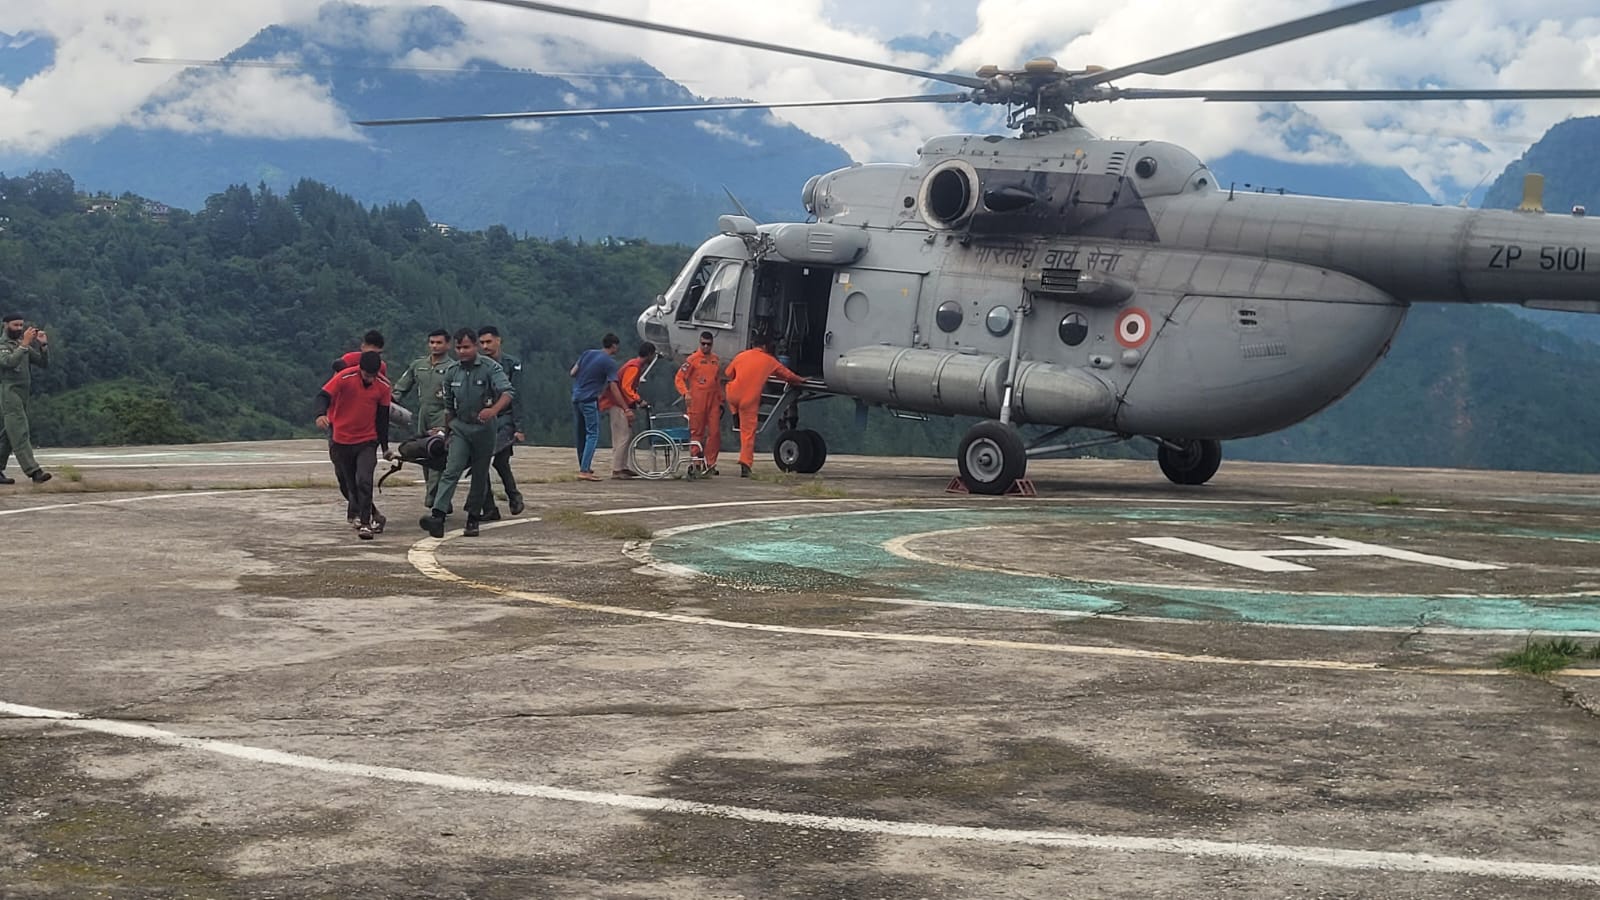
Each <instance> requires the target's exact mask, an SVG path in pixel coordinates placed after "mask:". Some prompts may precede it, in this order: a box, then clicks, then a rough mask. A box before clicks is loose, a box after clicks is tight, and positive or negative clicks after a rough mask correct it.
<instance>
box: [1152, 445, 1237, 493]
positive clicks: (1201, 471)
mask: <svg viewBox="0 0 1600 900" xmlns="http://www.w3.org/2000/svg"><path fill="white" fill-rule="evenodd" d="M1156 462H1158V463H1160V464H1161V474H1163V475H1165V476H1167V480H1168V481H1171V482H1172V483H1173V484H1205V483H1206V482H1208V481H1210V480H1211V476H1213V475H1215V474H1217V467H1219V466H1221V465H1222V442H1221V441H1212V440H1197V439H1194V438H1186V439H1184V440H1176V441H1173V440H1164V441H1162V442H1161V447H1160V449H1159V450H1157V451H1156Z"/></svg>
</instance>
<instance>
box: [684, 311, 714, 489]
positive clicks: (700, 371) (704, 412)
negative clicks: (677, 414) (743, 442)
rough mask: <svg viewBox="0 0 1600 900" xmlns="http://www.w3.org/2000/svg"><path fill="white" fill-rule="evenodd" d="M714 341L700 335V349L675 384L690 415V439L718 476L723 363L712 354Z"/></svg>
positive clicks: (709, 336) (686, 362) (704, 333)
mask: <svg viewBox="0 0 1600 900" xmlns="http://www.w3.org/2000/svg"><path fill="white" fill-rule="evenodd" d="M712 340H713V336H712V334H711V332H709V331H702V332H700V349H699V350H696V351H695V352H694V353H691V354H689V358H688V359H686V360H684V361H683V365H682V366H680V367H679V368H678V377H677V378H676V379H674V383H675V384H677V386H678V393H679V394H682V395H683V397H684V401H685V406H686V407H687V409H688V411H689V439H690V440H692V441H698V442H699V444H700V447H701V449H702V451H703V452H704V453H705V464H706V471H707V472H708V473H709V474H712V475H716V474H717V453H718V451H720V450H721V449H722V403H723V396H722V378H721V374H722V360H720V359H718V358H717V355H716V354H715V353H712V352H711V343H712Z"/></svg>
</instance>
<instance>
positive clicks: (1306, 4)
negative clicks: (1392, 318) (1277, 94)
mask: <svg viewBox="0 0 1600 900" xmlns="http://www.w3.org/2000/svg"><path fill="white" fill-rule="evenodd" d="M571 2H573V3H574V5H578V4H577V0H571ZM1338 2H1341V0H1210V2H1208V3H1207V4H1205V5H1204V8H1203V11H1200V7H1198V6H1197V5H1196V4H1195V3H1194V2H1193V0H1121V2H1117V3H1100V4H1063V3H1059V2H1051V0H875V2H874V3H873V4H870V5H861V4H853V3H846V2H844V0H789V2H786V3H784V4H766V3H751V2H749V0H590V3H589V4H588V5H589V6H590V7H592V8H597V9H600V10H602V11H604V12H608V13H612V14H616V15H623V16H634V17H639V18H645V19H650V20H652V21H658V22H663V23H667V24H672V25H678V26H681V27H686V28H693V29H698V30H705V31H713V32H718V33H724V34H729V35H737V36H740V37H745V38H750V39H754V40H761V41H768V42H771V43H775V44H782V45H787V46H793V47H801V48H808V49H814V50H819V51H823V52H828V53H834V54H840V55H844V56H852V57H858V58H863V59H871V60H883V61H893V62H898V63H901V64H904V65H910V66H913V67H919V68H928V69H931V70H935V71H944V70H954V71H972V70H973V69H975V68H976V67H977V66H979V65H981V64H984V63H996V64H999V65H1002V66H1012V65H1019V64H1020V63H1021V62H1023V61H1025V60H1026V59H1027V58H1028V57H1029V56H1031V55H1034V54H1035V53H1048V54H1051V55H1054V56H1056V58H1057V59H1058V60H1060V61H1061V63H1062V64H1063V65H1065V66H1068V67H1081V66H1084V65H1087V64H1091V63H1092V64H1100V65H1107V66H1114V65H1121V64H1125V63H1128V62H1132V61H1137V60H1140V59H1145V58H1149V57H1152V56H1156V55H1160V54H1162V53H1167V52H1171V51H1173V50H1178V49H1181V48H1184V47H1187V46H1192V45H1194V44H1199V43H1205V42H1207V41H1211V40H1215V39H1218V38H1222V37H1227V36H1231V35H1234V34H1238V33H1241V32H1245V31H1250V30H1253V29H1256V28H1260V27H1263V26H1266V25H1270V24H1274V23H1277V22H1281V21H1285V20H1288V19H1291V18H1296V17H1299V16H1304V15H1309V14H1312V13H1315V12H1320V11H1322V10H1325V9H1328V8H1330V7H1331V6H1334V5H1337V3H1338ZM320 4H321V0H229V2H212V3H196V2H193V0H53V2H48V3H44V2H40V3H26V4H25V3H0V31H6V32H12V33H16V32H38V33H47V34H50V35H52V36H53V37H54V38H55V39H56V40H57V42H58V43H59V52H58V56H57V61H56V65H55V66H54V67H53V68H52V69H50V70H49V71H47V72H45V73H42V74H40V75H39V76H37V77H35V78H33V79H30V80H29V81H27V82H25V83H24V84H22V85H19V86H17V87H16V88H15V89H14V90H6V89H0V149H12V150H17V149H21V150H32V151H38V150H41V149H43V148H46V147H48V146H50V145H52V144H54V143H56V142H59V141H60V140H63V139H65V138H67V137H70V136H72V135H76V134H85V133H95V132H97V131H101V130H104V129H107V128H110V127H113V126H115V125H118V124H121V123H129V122H131V123H136V124H145V125H147V126H163V127H181V128H185V129H219V130H227V131H230V132H232V133H251V134H282V135H285V136H289V135H292V134H296V132H294V131H293V130H286V129H288V126H290V125H291V124H292V123H294V122H295V121H296V120H297V119H298V122H299V127H301V128H302V129H303V131H304V130H310V131H317V130H321V132H322V133H326V134H329V135H338V136H341V137H344V136H348V134H347V132H346V131H344V130H343V129H346V128H347V126H346V125H345V124H344V123H343V121H342V119H341V118H340V114H339V113H338V112H337V111H336V110H334V109H333V108H332V106H331V103H330V101H329V99H328V98H327V96H326V95H325V94H324V93H321V92H319V90H317V89H315V88H314V87H313V85H311V84H310V83H307V82H303V81H298V80H296V79H294V78H292V77H287V76H282V75H278V76H273V77H242V76H238V75H235V77H233V78H232V79H223V80H221V81H218V82H206V83H205V85H204V87H205V89H204V90H203V91H201V92H199V93H196V94H195V95H193V96H189V97H183V98H179V97H177V96H176V95H173V94H171V93H170V92H171V90H172V88H171V87H170V86H168V85H169V82H170V81H171V80H172V79H173V78H174V72H173V71H172V70H170V69H161V68H157V67H147V66H136V65H134V64H132V62H131V60H132V59H133V58H135V57H138V56H147V55H148V56H181V57H217V56H221V55H223V54H225V53H227V52H228V51H230V50H232V49H234V48H235V47H237V46H239V45H240V44H242V43H244V42H245V41H246V40H248V39H249V38H250V37H251V36H252V35H253V34H254V33H255V32H256V31H257V30H258V29H260V28H262V27H264V26H266V25H269V24H273V23H284V22H287V23H297V22H305V21H309V20H311V19H313V18H315V16H316V15H317V10H318V8H319V6H320ZM369 5H375V6H381V7H384V8H385V9H386V12H385V14H383V15H380V16H378V17H377V19H376V21H375V23H374V24H373V25H372V26H371V27H362V28H356V27H354V26H353V25H352V26H351V27H349V28H347V29H345V31H346V32H348V33H344V34H342V35H341V37H342V39H343V40H346V41H349V42H352V43H357V44H359V45H360V46H365V47H370V48H374V49H382V50H387V51H391V52H395V53H402V52H406V51H408V50H409V51H410V52H409V54H408V55H407V56H406V58H405V60H404V61H405V62H406V63H407V64H412V65H445V66H449V65H457V64H459V63H461V62H463V61H465V60H466V59H467V58H469V57H473V56H476V57H480V58H487V59H491V60H493V61H495V62H498V63H500V64H503V65H508V66H512V67H518V68H534V69H539V70H542V71H552V70H553V71H562V72H588V71H593V70H594V69H595V68H598V67H603V66H605V65H606V64H608V63H614V62H617V61H621V60H625V59H627V58H630V57H634V56H638V57H642V58H644V59H645V60H646V61H647V62H649V63H650V64H651V65H653V66H655V67H656V68H658V69H660V70H661V71H662V72H664V73H665V74H667V75H668V76H670V77H672V78H674V79H677V80H679V81H681V82H683V83H685V84H687V85H689V87H690V89H691V90H693V91H694V92H695V93H696V94H698V95H701V96H706V97H732V96H739V97H748V98H752V99H759V100H771V101H794V100H820V99H829V98H863V97H874V96H891V95H902V94H910V93H920V92H923V91H924V90H932V91H935V92H946V91H954V90H957V88H954V87H950V86H942V85H928V84H923V83H919V82H918V81H917V80H916V79H914V78H909V77H905V76H899V75H894V74H891V73H884V72H877V71H873V70H867V69H859V68H853V67H848V66H842V65H836V64H830V63H824V62H810V61H806V60H802V59H798V58H796V57H791V56H783V55H777V54H773V53H768V52H763V51H757V50H752V49H745V48H739V47H733V46H728V45H719V44H709V43H706V42H703V41H697V40H692V39H688V38H683V37H678V36H673V35H664V34H656V33H650V32H643V31H638V30H635V29H629V28H622V27H618V26H613V25H606V24H602V23H593V22H584V21H579V20H569V19H563V18H561V17H558V16H553V15H548V14H540V13H530V12H528V11H525V10H520V9H512V8H506V7H501V6H495V5H492V4H486V3H476V2H461V0H443V2H442V5H444V6H445V7H446V8H447V9H449V10H450V11H452V12H454V13H456V14H457V15H460V16H461V17H462V18H463V19H465V20H466V22H467V24H468V31H467V35H466V38H465V39H464V40H463V41H462V42H461V43H460V44H457V45H453V46H450V47H444V48H438V49H436V50H433V51H429V52H427V53H423V52H420V51H416V50H414V49H411V48H408V47H407V46H406V43H407V42H406V40H405V37H406V35H405V32H404V27H403V25H404V21H405V20H404V17H403V15H402V14H401V13H400V12H399V11H398V7H401V6H407V5H412V4H402V3H399V2H396V0H369ZM1597 13H1600V11H1597V9H1596V7H1595V3H1594V0H1450V2H1442V3H1436V4H1431V5H1429V6H1425V7H1422V8H1421V10H1420V12H1419V14H1416V15H1411V16H1405V17H1400V19H1401V20H1402V21H1401V22H1399V23H1397V22H1396V21H1395V20H1393V19H1391V20H1386V21H1379V22H1371V23H1366V24H1362V25H1359V26H1353V27H1350V28H1344V29H1340V30H1337V31H1334V32H1330V33H1327V34H1323V35H1319V36H1316V37H1312V38H1307V39H1304V40H1300V41H1296V42H1294V43H1292V44H1289V45H1286V46H1284V47H1279V48H1273V49H1269V50H1266V51H1262V52H1259V53H1254V54H1249V55H1246V56H1243V57H1239V58H1237V59H1234V60H1230V61H1227V62H1224V63H1220V64H1216V65H1212V66H1207V67H1203V68H1200V69H1195V70H1192V71H1190V72H1185V73H1181V74H1179V75H1174V76H1170V77H1166V78H1153V77H1136V78H1129V79H1126V80H1125V81H1124V82H1121V85H1122V86H1124V87H1134V86H1152V87H1200V88H1205V87H1211V88H1296V87H1361V88H1379V87H1396V86H1402V87H1416V86H1437V87H1457V88H1463V87H1502V88H1505V87H1568V86H1600V14H1597ZM934 31H950V32H955V33H965V34H966V35H967V36H966V37H965V39H964V40H963V42H962V43H961V44H960V46H959V47H958V48H957V49H956V51H955V52H954V53H952V55H951V57H950V58H949V59H946V60H928V59H922V58H918V57H915V56H908V55H897V54H894V53H891V52H890V51H889V50H888V49H887V48H886V46H885V43H884V42H885V41H886V40H888V39H890V38H892V37H895V36H898V35H902V34H907V35H926V34H928V33H930V32H934ZM572 39H577V40H579V41H582V42H584V44H587V45H592V46H593V47H594V48H597V49H598V51H599V52H600V53H601V54H602V55H601V56H600V57H599V58H596V57H595V55H594V51H593V50H590V49H586V48H584V47H579V46H578V45H576V44H575V43H574V42H573V40H572ZM569 80H571V81H572V83H573V86H574V90H575V93H574V95H573V101H572V102H573V103H574V104H575V105H580V106H586V105H592V104H594V103H606V104H610V103H616V104H618V105H634V104H636V103H640V102H653V101H649V100H647V99H646V98H648V97H649V96H651V91H652V86H651V85H649V84H648V83H646V84H639V83H629V82H615V81H606V80H604V79H600V78H581V77H577V76H573V77H571V78H570V79H569ZM164 86H166V87H164ZM163 91H166V92H168V93H162V92H163ZM152 101H156V106H155V109H156V112H155V113H151V112H149V111H148V110H147V111H146V112H140V110H141V108H144V107H147V105H148V104H150V103H151V102H152ZM970 112H971V108H970V107H957V108H946V107H938V106H932V105H918V106H900V107H845V108H832V109H804V110H781V111H778V112H775V113H774V115H775V116H777V117H779V118H781V119H783V120H785V121H790V122H794V123H795V124H797V125H799V126H800V127H801V128H804V129H806V130H808V131H811V132H813V133H815V134H817V135H819V136H821V137H824V138H826V139H828V140H830V141H833V142H835V143H838V144H840V145H841V146H843V147H844V148H845V149H846V150H847V151H848V152H849V153H851V155H852V156H854V157H856V158H857V159H861V160H893V161H909V160H911V159H914V154H915V150H916V148H917V147H918V146H919V145H920V143H921V142H922V141H923V140H925V139H926V138H928V137H930V136H932V135H934V134H938V133H946V132H950V131H957V130H962V129H960V128H958V127H957V122H958V121H959V119H958V118H957V116H959V115H966V114H970ZM1597 113H1600V103H1597V102H1581V103H1571V102H1562V101H1540V102H1529V103H1506V104H1490V103H1484V102H1468V103H1412V104H1388V103H1376V104H1306V105H1304V106H1302V107H1300V108H1298V110H1290V109H1285V108H1275V109H1263V108H1261V107H1259V106H1257V105H1255V104H1218V103H1213V104H1204V103H1200V102H1198V101H1139V102H1133V101H1128V102H1121V103H1114V104H1103V105H1096V106H1086V107H1083V108H1080V110H1079V114H1080V115H1081V116H1082V117H1083V118H1084V119H1085V121H1086V122H1088V123H1089V124H1090V125H1091V126H1092V127H1094V128H1095V129H1096V130H1097V131H1098V132H1100V133H1101V134H1105V135H1117V136H1123V137H1147V138H1158V139H1166V140H1172V141H1175V142H1177V143H1180V144H1183V145H1185V146H1187V147H1189V148H1190V149H1192V150H1194V151H1195V152H1196V153H1198V154H1200V155H1201V157H1202V158H1216V157H1218V156H1220V155H1222V154H1225V153H1228V152H1231V151H1234V150H1239V149H1245V150H1250V151H1253V152H1256V153H1261V154H1264V155H1268V156H1274V157H1279V158H1300V159H1307V160H1321V161H1328V160H1339V161H1349V160H1350V159H1351V158H1352V157H1353V158H1355V159H1358V160H1361V161H1366V162H1371V163H1377V164H1382V165H1394V166H1401V167H1403V168H1405V169H1407V171H1409V172H1410V173H1411V174H1412V175H1413V176H1414V177H1417V178H1418V179H1419V180H1421V181H1422V182H1423V183H1424V184H1425V185H1427V186H1429V187H1431V188H1434V189H1435V190H1438V191H1441V192H1443V191H1445V190H1446V189H1449V188H1451V187H1452V186H1456V185H1462V184H1466V185H1471V184H1473V183H1475V182H1477V181H1478V180H1479V179H1480V178H1481V177H1482V176H1483V175H1484V174H1485V173H1486V172H1493V171H1498V170H1499V168H1501V167H1502V166H1503V165H1504V164H1505V163H1506V162H1507V161H1509V160H1510V159H1511V158H1514V157H1515V156H1516V155H1517V154H1518V153H1520V152H1521V149H1522V147H1521V146H1519V145H1518V144H1517V143H1516V142H1514V141H1509V140H1508V141H1507V142H1501V140H1500V138H1499V137H1498V136H1499V135H1516V136H1524V137H1525V136H1537V135H1539V134H1542V133H1543V132H1544V130H1545V129H1546V128H1548V127H1549V126H1550V125H1552V124H1554V123H1555V122H1558V121H1560V120H1561V119H1564V118H1567V117H1569V116H1574V115H1593V114H1597ZM990 121H992V122H994V123H995V127H996V130H997V129H998V123H999V122H1000V121H1001V111H1000V110H994V111H993V114H992V118H991V119H990ZM1286 122H1287V123H1289V124H1292V125H1294V126H1296V127H1297V128H1298V129H1300V132H1301V133H1303V132H1304V129H1306V128H1321V129H1325V130H1327V131H1330V132H1332V133H1334V134H1336V135H1337V136H1338V137H1339V140H1337V141H1334V142H1322V143H1315V142H1313V143H1312V144H1310V145H1304V144H1303V143H1302V142H1296V141H1293V140H1291V139H1290V138H1289V136H1288V134H1287V130H1286V128H1285V123H1286ZM548 127H572V128H574V129H576V128H577V127H579V126H578V124H577V123H575V122H574V123H552V124H550V125H549V126H548ZM1463 135H1465V136H1474V135H1481V136H1483V143H1475V142H1471V141H1468V140H1464V139H1463V137H1462V136H1463ZM1448 199H1452V200H1453V199H1454V198H1453V197H1451V198H1448Z"/></svg>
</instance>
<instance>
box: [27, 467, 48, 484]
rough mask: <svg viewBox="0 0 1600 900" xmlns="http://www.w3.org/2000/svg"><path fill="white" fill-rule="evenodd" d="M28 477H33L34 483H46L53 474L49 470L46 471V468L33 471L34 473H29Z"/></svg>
mask: <svg viewBox="0 0 1600 900" xmlns="http://www.w3.org/2000/svg"><path fill="white" fill-rule="evenodd" d="M28 477H29V478H32V479H33V483H34V484H44V483H45V482H46V481H49V480H50V479H51V477H53V476H51V474H50V473H49V472H46V471H45V470H43V469H40V470H39V471H37V472H35V473H33V474H32V475H29V476H28Z"/></svg>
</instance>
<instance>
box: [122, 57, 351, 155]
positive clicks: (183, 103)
mask: <svg viewBox="0 0 1600 900" xmlns="http://www.w3.org/2000/svg"><path fill="white" fill-rule="evenodd" d="M129 124H131V125H134V126H136V127H139V128H152V129H167V130H171V131H177V132H180V133H184V134H198V133H206V132H220V133H222V134H228V135H235V136H240V137H264V138H275V139H294V138H335V139H339V140H349V141H359V140H364V137H363V136H362V135H361V134H360V133H359V132H358V131H357V130H356V128H355V126H353V125H351V124H350V120H349V118H348V117H347V116H345V114H344V113H343V112H342V111H341V110H340V109H339V108H338V106H337V105H336V104H335V103H334V102H333V98H332V97H330V96H329V95H328V88H327V85H323V84H318V83H317V82H316V80H315V79H313V78H311V77H309V76H306V75H303V74H294V73H291V72H284V71H278V70H273V69H205V70H200V71H197V72H189V73H186V74H185V75H184V77H182V78H181V79H178V80H177V81H174V82H172V83H170V84H168V85H166V86H164V87H163V88H162V89H160V90H158V91H157V92H156V94H155V95H154V96H153V97H152V98H151V102H150V104H149V107H148V111H141V112H138V113H135V114H134V115H133V117H132V118H131V119H130V120H129Z"/></svg>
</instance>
